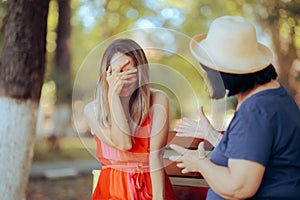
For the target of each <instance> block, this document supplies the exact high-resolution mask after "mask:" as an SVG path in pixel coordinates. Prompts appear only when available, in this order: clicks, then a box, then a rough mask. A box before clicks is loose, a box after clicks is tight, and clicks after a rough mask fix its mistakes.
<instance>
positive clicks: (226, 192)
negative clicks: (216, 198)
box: [199, 158, 249, 199]
mask: <svg viewBox="0 0 300 200" xmlns="http://www.w3.org/2000/svg"><path fill="white" fill-rule="evenodd" d="M199 171H200V173H201V174H202V176H203V177H204V178H205V180H206V182H207V183H208V185H209V186H210V187H211V188H212V189H213V190H214V191H215V192H216V193H217V194H218V195H220V196H222V197H223V198H225V199H244V198H247V197H249V196H248V195H247V194H246V192H244V188H245V187H247V186H245V184H241V182H239V181H237V180H236V179H235V177H234V176H233V175H232V173H231V171H230V169H229V168H228V167H223V166H219V165H216V164H214V163H212V162H211V161H210V160H209V159H207V158H205V159H204V160H201V161H200V162H199Z"/></svg>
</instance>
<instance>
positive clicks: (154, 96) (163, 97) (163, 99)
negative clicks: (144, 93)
mask: <svg viewBox="0 0 300 200" xmlns="http://www.w3.org/2000/svg"><path fill="white" fill-rule="evenodd" d="M150 93H151V104H152V105H153V104H166V103H168V102H169V97H168V95H167V94H166V93H165V92H163V91H161V90H158V89H151V91H150Z"/></svg>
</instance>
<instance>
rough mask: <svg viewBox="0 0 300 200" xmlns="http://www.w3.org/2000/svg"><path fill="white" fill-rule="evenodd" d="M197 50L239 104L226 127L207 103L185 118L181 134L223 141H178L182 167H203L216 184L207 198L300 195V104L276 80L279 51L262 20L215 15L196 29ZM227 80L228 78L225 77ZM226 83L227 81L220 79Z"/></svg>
mask: <svg viewBox="0 0 300 200" xmlns="http://www.w3.org/2000/svg"><path fill="white" fill-rule="evenodd" d="M191 51H192V53H193V55H194V56H195V57H196V58H197V60H198V61H199V62H200V65H201V66H202V68H203V69H204V70H205V72H206V74H207V80H208V82H209V85H210V86H211V87H210V88H211V91H212V97H213V98H222V97H223V96H224V95H225V94H226V91H227V93H228V95H229V96H232V95H235V96H236V97H237V100H238V105H237V108H236V112H235V114H234V117H233V119H232V121H231V123H230V125H229V127H228V128H227V130H226V131H225V133H224V135H221V134H220V133H218V132H217V131H216V130H215V129H214V128H213V127H212V125H211V124H210V123H209V121H208V120H207V118H206V116H205V114H204V113H203V111H202V110H201V112H200V120H199V121H198V122H197V123H196V122H195V121H193V120H191V119H187V120H186V123H184V124H178V127H177V131H178V136H194V137H198V138H204V139H206V140H208V141H209V142H210V143H212V144H213V145H214V146H215V148H214V150H213V151H212V154H211V156H210V158H207V157H206V156H205V151H204V148H203V143H200V144H199V147H198V150H187V149H184V148H182V147H180V146H177V145H171V147H172V148H173V149H174V150H176V151H177V152H179V153H180V154H182V155H180V156H173V157H171V158H170V159H171V160H173V161H177V162H178V164H177V166H178V167H180V168H183V170H182V172H183V173H186V172H194V171H197V172H200V173H201V174H202V175H203V177H204V178H205V180H206V181H207V183H208V184H209V186H210V190H209V192H208V195H207V199H246V198H250V199H299V198H300V145H299V141H300V111H299V109H298V107H297V105H296V103H295V101H294V100H293V99H292V98H291V96H290V95H289V94H288V93H287V91H286V90H285V89H284V87H283V86H282V85H281V84H280V83H279V82H278V81H277V80H276V78H277V73H276V71H275V69H274V67H273V65H272V64H271V61H272V54H271V51H270V50H269V49H268V48H267V47H266V46H264V45H263V44H261V43H258V42H257V39H256V30H255V28H254V26H253V25H252V24H251V23H250V22H249V21H247V20H245V19H243V18H241V17H234V16H224V17H220V18H218V19H216V20H214V21H213V23H212V24H211V27H210V29H209V31H208V34H204V35H200V36H196V37H195V38H194V39H193V40H192V42H191ZM218 80H220V81H218ZM218 83H221V84H218Z"/></svg>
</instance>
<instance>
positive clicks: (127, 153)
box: [85, 39, 176, 200]
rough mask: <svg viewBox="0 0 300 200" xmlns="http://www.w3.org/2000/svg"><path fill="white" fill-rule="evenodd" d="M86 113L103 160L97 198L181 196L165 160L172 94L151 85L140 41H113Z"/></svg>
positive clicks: (143, 199)
mask: <svg viewBox="0 0 300 200" xmlns="http://www.w3.org/2000/svg"><path fill="white" fill-rule="evenodd" d="M85 115H86V117H87V120H88V124H89V126H90V128H91V132H92V133H93V134H94V136H95V139H96V141H97V156H98V158H99V160H100V162H101V164H102V170H101V174H100V177H99V180H98V184H97V186H96V188H95V191H94V193H93V197H92V199H93V200H98V199H99V200H100V199H101V200H102V199H121V200H146V199H153V200H159V199H176V197H175V194H174V192H173V190H172V186H171V183H170V180H169V178H168V176H167V174H166V173H165V171H164V166H163V163H162V155H163V149H164V146H165V145H166V143H167V137H168V129H169V101H168V97H167V96H166V94H164V93H163V92H161V91H158V90H151V89H150V85H149V66H148V61H147V59H146V56H145V54H144V51H143V50H142V48H141V47H140V46H139V45H138V44H137V43H136V42H134V41H133V40H130V39H117V40H115V41H113V42H112V43H111V44H110V45H109V46H108V48H107V49H106V51H105V52H104V55H103V58H102V61H101V64H100V74H99V81H98V90H97V98H96V101H93V102H90V103H88V104H87V105H86V107H85Z"/></svg>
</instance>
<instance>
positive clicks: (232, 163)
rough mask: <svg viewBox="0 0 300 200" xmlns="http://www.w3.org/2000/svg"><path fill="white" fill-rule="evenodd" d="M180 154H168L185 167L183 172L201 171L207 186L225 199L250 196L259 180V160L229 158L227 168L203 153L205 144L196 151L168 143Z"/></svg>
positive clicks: (256, 187)
mask: <svg viewBox="0 0 300 200" xmlns="http://www.w3.org/2000/svg"><path fill="white" fill-rule="evenodd" d="M171 148H173V149H174V150H175V151H177V152H178V153H180V154H181V155H182V156H173V157H170V159H171V160H173V161H176V162H179V163H178V164H177V166H178V167H180V168H184V169H183V170H182V172H183V173H187V172H200V173H201V174H202V176H203V177H204V178H205V180H206V181H207V183H208V184H209V186H210V187H211V188H212V189H213V190H214V191H215V192H216V193H217V194H219V195H220V196H222V197H223V198H225V199H245V198H249V197H251V196H253V195H254V194H255V193H256V192H257V190H258V188H259V185H260V183H261V180H262V177H263V174H264V171H265V167H264V166H263V165H261V164H259V163H256V162H253V161H248V160H242V159H229V161H228V167H223V166H219V165H216V164H214V163H212V162H211V161H210V160H209V159H208V158H204V157H203V156H201V157H199V155H203V154H204V153H203V152H204V147H203V145H199V148H198V150H187V149H185V148H183V147H180V146H178V145H171Z"/></svg>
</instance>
